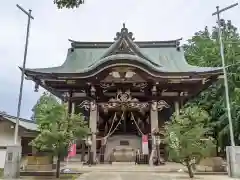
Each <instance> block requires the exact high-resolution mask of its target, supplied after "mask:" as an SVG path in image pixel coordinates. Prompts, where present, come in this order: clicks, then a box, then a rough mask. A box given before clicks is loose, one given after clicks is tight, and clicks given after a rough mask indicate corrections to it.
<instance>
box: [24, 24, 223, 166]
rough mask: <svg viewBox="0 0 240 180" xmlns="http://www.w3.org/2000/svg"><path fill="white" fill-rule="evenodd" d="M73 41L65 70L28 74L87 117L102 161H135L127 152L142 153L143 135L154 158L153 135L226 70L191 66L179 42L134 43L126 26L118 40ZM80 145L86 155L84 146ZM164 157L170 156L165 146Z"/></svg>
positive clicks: (28, 71) (94, 149)
mask: <svg viewBox="0 0 240 180" xmlns="http://www.w3.org/2000/svg"><path fill="white" fill-rule="evenodd" d="M70 42H71V47H70V48H69V49H68V52H67V57H66V60H65V62H64V63H63V64H62V65H61V66H58V67H50V68H37V69H26V70H25V75H26V76H27V79H30V80H32V81H34V82H35V83H36V85H35V88H36V89H37V88H38V86H41V87H43V88H44V89H46V90H47V91H49V92H51V93H52V94H54V95H55V96H57V97H58V98H60V99H62V100H64V101H66V102H68V106H69V113H82V114H83V115H84V117H85V120H86V121H88V122H89V127H90V129H91V132H92V145H91V150H92V152H93V155H94V158H99V161H100V162H104V161H108V160H109V158H110V156H111V154H114V153H115V158H114V159H115V161H130V160H131V158H132V157H131V156H130V155H129V156H123V152H124V153H127V152H128V151H129V152H130V151H136V150H137V149H140V150H141V151H143V146H142V137H143V136H144V137H147V141H148V143H147V144H148V150H146V149H145V150H144V151H145V153H146V151H147V153H148V154H150V153H151V151H152V149H153V146H154V143H153V142H152V139H153V137H152V136H153V134H152V131H153V130H156V129H158V130H159V131H160V132H161V131H162V129H163V125H164V123H165V122H166V121H168V120H169V118H170V116H171V115H172V114H173V113H174V112H176V114H178V113H179V108H181V106H183V105H184V103H186V102H187V101H188V100H189V99H191V98H193V97H194V96H196V95H198V94H199V93H200V92H201V91H203V90H204V89H206V88H208V87H209V86H210V85H211V84H212V83H214V82H216V81H217V80H218V79H219V77H220V75H222V69H221V68H216V67H198V66H192V65H190V64H188V63H187V61H186V59H185V57H184V51H183V49H182V47H180V39H177V40H169V41H135V38H134V37H133V33H132V32H129V31H128V29H127V28H126V27H125V24H124V25H123V28H122V29H121V31H120V32H117V34H116V37H115V38H114V41H113V42H81V41H74V40H70ZM77 147H78V149H77V152H78V153H82V154H84V153H85V150H86V147H85V144H84V142H82V143H81V142H80V143H78V146H77ZM113 152H114V153H113ZM121 153H122V154H121ZM117 154H118V155H117ZM160 154H161V156H165V155H166V154H165V150H164V144H163V143H161V144H160Z"/></svg>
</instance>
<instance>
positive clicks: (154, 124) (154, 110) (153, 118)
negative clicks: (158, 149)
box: [150, 101, 158, 144]
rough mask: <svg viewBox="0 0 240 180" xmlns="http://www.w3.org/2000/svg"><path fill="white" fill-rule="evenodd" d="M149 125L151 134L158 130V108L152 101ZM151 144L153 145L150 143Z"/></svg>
mask: <svg viewBox="0 0 240 180" xmlns="http://www.w3.org/2000/svg"><path fill="white" fill-rule="evenodd" d="M150 123H151V133H152V131H153V130H154V129H155V130H157V129H158V107H157V101H153V102H152V104H151V110H150ZM152 144H153V143H152Z"/></svg>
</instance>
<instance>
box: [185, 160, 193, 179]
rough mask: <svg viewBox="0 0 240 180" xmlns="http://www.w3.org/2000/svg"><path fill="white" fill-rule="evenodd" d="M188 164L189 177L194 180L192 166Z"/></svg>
mask: <svg viewBox="0 0 240 180" xmlns="http://www.w3.org/2000/svg"><path fill="white" fill-rule="evenodd" d="M186 163H187V169H188V175H189V177H190V178H193V177H194V174H193V169H192V165H191V164H190V163H189V161H188V162H186Z"/></svg>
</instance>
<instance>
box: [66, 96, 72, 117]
mask: <svg viewBox="0 0 240 180" xmlns="http://www.w3.org/2000/svg"><path fill="white" fill-rule="evenodd" d="M71 98H72V93H69V99H68V102H67V103H68V114H69V115H71V114H72V100H71Z"/></svg>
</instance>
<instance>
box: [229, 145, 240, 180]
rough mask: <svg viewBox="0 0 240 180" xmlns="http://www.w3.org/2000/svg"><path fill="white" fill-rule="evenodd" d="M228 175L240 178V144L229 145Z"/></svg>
mask: <svg viewBox="0 0 240 180" xmlns="http://www.w3.org/2000/svg"><path fill="white" fill-rule="evenodd" d="M226 153H227V165H228V175H229V176H230V177H232V178H240V171H239V170H240V146H227V147H226Z"/></svg>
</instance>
